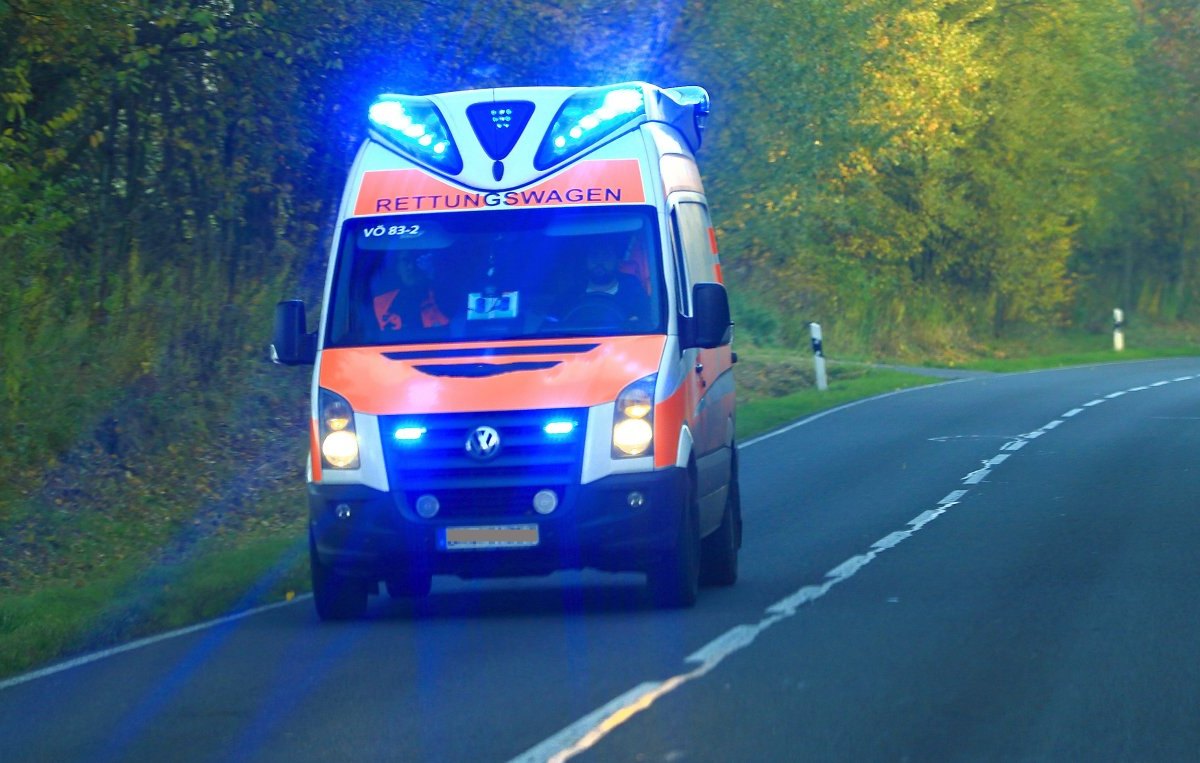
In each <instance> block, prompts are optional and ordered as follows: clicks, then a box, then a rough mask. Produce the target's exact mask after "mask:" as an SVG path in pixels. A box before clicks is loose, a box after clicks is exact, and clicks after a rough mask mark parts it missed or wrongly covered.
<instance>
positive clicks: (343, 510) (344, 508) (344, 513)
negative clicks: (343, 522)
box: [333, 503, 352, 519]
mask: <svg viewBox="0 0 1200 763" xmlns="http://www.w3.org/2000/svg"><path fill="white" fill-rule="evenodd" d="M333 511H334V513H335V514H337V518H338V519H349V518H350V514H351V513H352V512H351V510H350V504H348V503H339V504H338V505H337V508H335V509H334V510H333Z"/></svg>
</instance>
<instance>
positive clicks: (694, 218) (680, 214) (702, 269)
mask: <svg viewBox="0 0 1200 763" xmlns="http://www.w3.org/2000/svg"><path fill="white" fill-rule="evenodd" d="M675 219H676V221H677V224H678V226H679V232H678V236H679V238H680V241H681V243H682V246H683V259H684V262H685V263H686V265H687V272H688V282H689V283H693V284H696V283H712V282H715V281H716V280H717V273H716V257H715V256H714V254H713V250H712V241H711V239H710V238H709V227H710V223H709V219H708V210H707V209H705V207H704V205H703V204H700V203H698V202H694V201H684V202H680V203H679V204H677V205H676V207H675Z"/></svg>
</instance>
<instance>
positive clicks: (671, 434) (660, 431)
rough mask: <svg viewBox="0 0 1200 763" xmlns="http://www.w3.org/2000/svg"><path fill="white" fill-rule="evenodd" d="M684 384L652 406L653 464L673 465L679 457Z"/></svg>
mask: <svg viewBox="0 0 1200 763" xmlns="http://www.w3.org/2000/svg"><path fill="white" fill-rule="evenodd" d="M685 386H686V385H683V384H681V385H679V387H678V388H677V389H676V390H675V391H674V392H673V393H671V396H670V397H668V398H667V399H666V400H663V401H662V402H661V403H659V404H658V405H656V406H654V466H655V468H659V469H661V468H663V467H667V466H674V465H675V461H676V460H677V459H678V458H679V433H680V432H681V431H683V420H684V416H685V411H684V399H685V394H684V392H685V389H684V388H685Z"/></svg>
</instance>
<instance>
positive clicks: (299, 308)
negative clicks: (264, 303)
mask: <svg viewBox="0 0 1200 763" xmlns="http://www.w3.org/2000/svg"><path fill="white" fill-rule="evenodd" d="M316 359H317V335H316V334H315V333H312V334H310V333H308V328H307V326H306V322H305V319H304V303H303V302H301V301H300V300H298V299H289V300H286V301H284V302H279V303H278V304H276V305H275V329H274V331H273V332H272V334H271V360H272V362H274V363H277V364H279V365H281V366H299V365H311V364H312V363H313V362H315V361H316Z"/></svg>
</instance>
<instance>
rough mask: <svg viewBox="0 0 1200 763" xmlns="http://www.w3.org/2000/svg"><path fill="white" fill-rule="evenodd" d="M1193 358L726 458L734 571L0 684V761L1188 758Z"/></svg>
mask: <svg viewBox="0 0 1200 763" xmlns="http://www.w3.org/2000/svg"><path fill="white" fill-rule="evenodd" d="M1197 453H1200V360H1197V359H1180V360H1167V361H1149V362H1137V363H1121V364H1111V365H1102V366H1093V367H1085V368H1076V369H1067V370H1059V371H1052V372H1038V373H1026V374H1015V375H994V376H984V377H976V378H969V379H963V380H957V381H953V382H949V383H944V384H939V385H936V386H933V387H925V388H919V389H914V390H908V391H905V392H903V393H898V394H893V395H889V396H885V397H881V398H875V399H872V400H869V401H863V402H861V403H858V404H853V405H850V406H846V407H843V408H841V409H837V410H835V411H832V412H827V413H825V414H820V415H818V416H815V417H812V418H810V419H808V420H806V421H805V422H802V423H801V424H800V425H797V426H793V427H790V428H785V429H784V430H781V431H780V432H777V433H775V434H773V435H772V436H769V437H766V438H762V439H759V440H756V441H751V442H749V443H746V444H745V446H744V448H743V452H742V469H743V475H742V479H743V501H744V512H745V521H746V541H745V542H746V545H745V548H744V549H743V557H742V577H741V580H740V581H739V583H738V584H737V585H736V586H734V587H732V588H729V589H712V590H706V591H704V592H703V593H702V596H701V599H700V602H699V604H698V605H697V607H696V608H695V609H694V610H689V611H685V612H661V611H656V610H654V609H653V608H651V607H649V606H648V605H647V603H646V601H645V597H644V595H643V593H642V586H641V578H640V577H639V576H637V575H602V574H599V573H585V574H571V575H567V574H560V575H555V576H552V577H550V578H546V579H535V580H501V581H487V582H463V581H458V580H454V579H441V578H439V579H438V580H437V582H436V583H435V589H434V594H433V596H432V597H431V598H430V599H429V600H428V601H425V602H422V603H419V604H416V605H414V604H403V603H400V604H397V603H391V602H387V601H377V600H376V601H375V602H374V603H373V606H372V610H371V614H370V618H369V619H368V620H366V621H364V622H358V623H345V624H319V623H318V622H317V621H316V619H315V615H314V614H313V612H312V609H311V605H310V604H309V603H305V602H300V603H298V604H294V605H291V606H285V607H279V608H276V609H272V610H270V611H266V612H262V613H259V614H257V615H255V616H252V617H248V618H243V619H237V620H230V621H226V622H223V623H220V624H217V625H214V626H212V627H208V628H204V629H200V630H197V631H194V632H190V633H187V634H182V635H179V636H178V637H175V638H169V639H164V640H161V641H157V642H154V643H152V644H148V645H146V646H143V647H141V648H138V649H131V650H128V651H124V652H120V653H117V654H112V655H110V656H107V657H105V658H104V659H98V660H94V661H91V662H87V663H86V664H82V665H78V666H76V667H72V668H70V669H67V670H60V671H54V672H49V673H47V674H42V675H40V676H38V677H36V678H33V679H31V680H18V681H15V682H14V681H9V682H6V683H5V684H2V685H0V686H3V688H0V760H4V761H6V762H7V761H26V760H30V761H33V760H53V761H72V760H88V761H96V760H100V761H103V760H122V761H123V760H162V759H171V760H204V761H211V760H247V761H274V760H280V761H282V760H288V761H296V760H313V761H317V760H345V759H375V760H439V761H441V760H472V761H475V760H499V761H504V760H547V759H568V758H574V759H577V760H587V759H591V760H648V761H653V760H783V759H789V760H792V759H804V760H846V759H872V760H874V759H913V760H920V759H938V760H947V759H948V760H956V759H962V760H981V759H982V760H990V759H995V760H1012V759H1020V760H1027V759H1033V760H1038V759H1045V760H1061V759H1067V758H1086V759H1105V760H1114V759H1115V760H1123V759H1138V760H1148V759H1153V760H1174V759H1178V760H1188V759H1196V758H1197V756H1200V724H1198V723H1196V721H1195V719H1196V718H1198V717H1200V665H1198V664H1197V661H1196V660H1195V658H1194V652H1195V645H1196V644H1197V643H1198V641H1200V639H1198V636H1200V596H1197V593H1198V592H1197V584H1196V578H1197V562H1196V559H1197V555H1196V549H1197V548H1198V547H1200V515H1198V507H1200V473H1198V470H1197V456H1196V454H1197Z"/></svg>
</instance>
